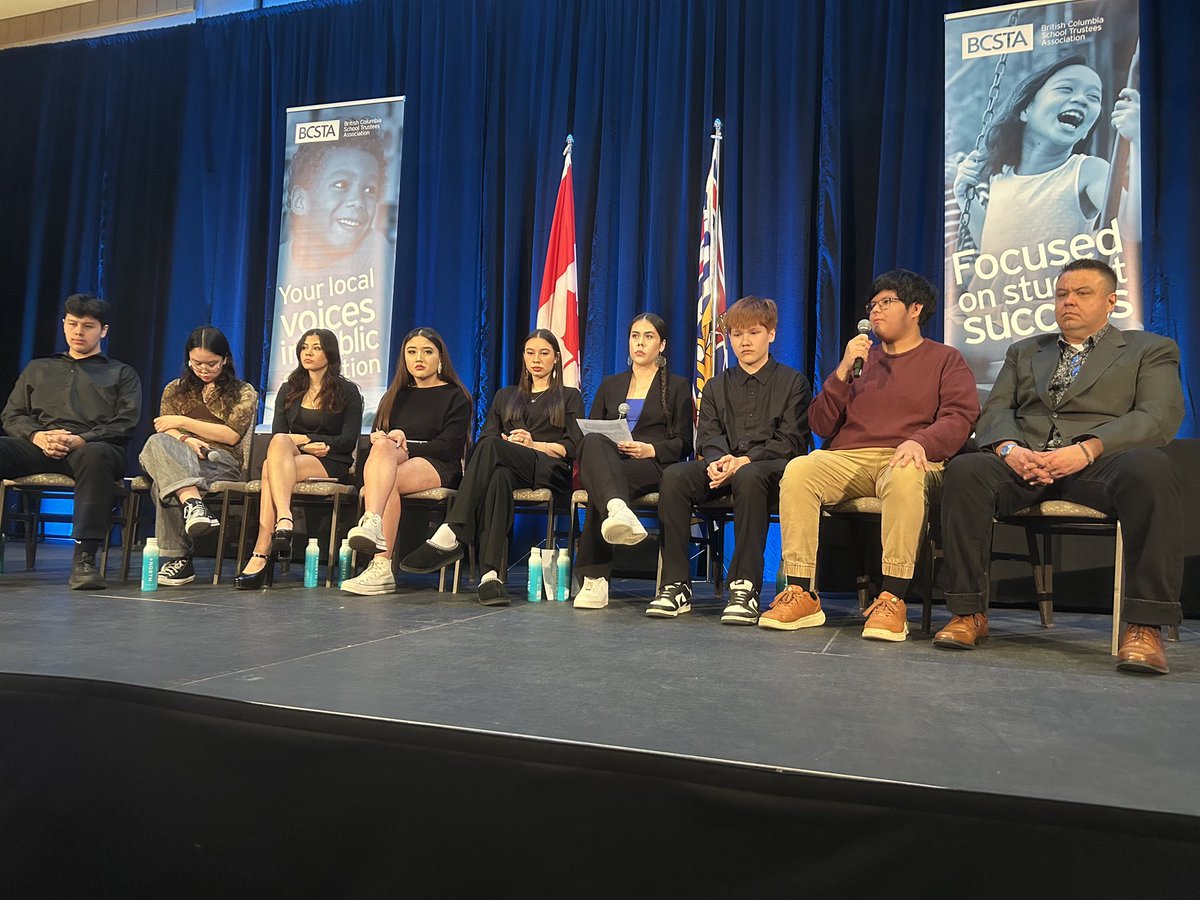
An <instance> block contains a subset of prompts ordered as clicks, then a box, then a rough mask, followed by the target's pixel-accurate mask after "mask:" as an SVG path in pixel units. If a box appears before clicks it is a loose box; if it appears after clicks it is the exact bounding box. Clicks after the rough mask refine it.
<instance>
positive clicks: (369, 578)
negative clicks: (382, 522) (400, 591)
mask: <svg viewBox="0 0 1200 900" xmlns="http://www.w3.org/2000/svg"><path fill="white" fill-rule="evenodd" d="M375 518H379V517H378V516H376V517H375ZM342 590H343V591H345V592H346V593H347V594H359V595H360V596H363V597H371V596H374V595H375V594H390V593H392V592H394V591H395V590H396V577H395V576H394V575H393V574H392V561H391V560H390V559H382V558H378V557H377V558H375V559H373V560H371V564H370V565H369V566H367V568H366V570H365V571H364V572H363V573H362V574H361V575H359V576H357V577H355V578H347V579H346V580H345V581H343V582H342Z"/></svg>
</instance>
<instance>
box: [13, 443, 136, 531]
mask: <svg viewBox="0 0 1200 900" xmlns="http://www.w3.org/2000/svg"><path fill="white" fill-rule="evenodd" d="M42 472H54V473H56V474H58V475H70V476H71V477H72V478H74V479H75V502H74V513H73V515H72V518H71V523H72V527H71V536H72V537H73V538H75V540H77V541H103V540H104V538H105V536H106V535H107V534H108V526H109V524H110V523H111V522H112V508H113V499H114V496H115V494H116V482H118V481H120V480H121V479H122V478H124V477H125V450H124V448H122V447H117V446H116V445H114V444H106V443H104V442H103V441H91V442H89V443H86V444H84V445H83V446H82V447H80V448H79V449H77V450H72V451H71V452H70V453H68V454H67V455H66V456H65V457H64V458H62V459H54V458H53V457H50V456H47V455H46V454H45V453H43V452H42V451H41V448H40V447H38V446H37V445H36V444H34V443H33V442H32V441H27V440H25V438H16V437H0V478H20V477H22V476H24V475H38V474H40V473H42Z"/></svg>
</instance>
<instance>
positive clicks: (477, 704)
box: [0, 548, 1200, 893]
mask: <svg viewBox="0 0 1200 900" xmlns="http://www.w3.org/2000/svg"><path fill="white" fill-rule="evenodd" d="M11 549H12V548H10V551H11ZM65 553H66V552H65V551H63V552H61V553H60V552H58V551H57V550H49V551H48V552H43V553H40V554H39V570H38V571H37V572H35V573H25V572H11V571H10V573H9V574H7V575H4V576H0V579H2V580H0V587H2V588H3V592H2V597H3V599H2V600H0V671H4V672H8V673H20V674H29V675H35V676H67V677H70V678H76V679H95V680H98V681H102V682H116V683H123V684H129V685H138V686H146V687H151V688H163V689H167V690H169V691H173V692H181V693H182V694H185V695H197V696H202V697H211V698H224V699H227V700H234V701H246V702H248V703H250V704H256V705H258V706H256V707H254V709H256V710H259V711H260V712H266V710H267V709H268V708H276V709H285V710H311V711H316V712H320V713H336V714H338V716H339V717H351V718H354V719H361V720H362V721H364V722H365V721H370V722H371V723H372V725H371V727H373V728H386V727H387V724H388V723H408V725H409V726H412V725H413V724H423V725H432V726H437V727H438V728H444V729H446V730H445V732H444V733H443V734H442V737H441V738H437V739H436V740H442V739H445V740H449V741H454V740H459V739H462V735H464V734H476V733H479V734H482V735H486V736H489V737H490V738H493V739H496V740H500V741H503V739H504V738H503V736H518V737H520V738H524V739H530V740H531V741H532V742H535V743H536V745H537V748H536V749H534V750H533V751H532V752H534V754H535V755H536V754H537V753H540V752H554V753H556V754H561V753H566V754H567V757H569V754H570V751H571V749H572V748H576V749H578V750H579V751H580V752H599V751H597V749H596V748H616V749H617V750H629V751H635V753H636V754H641V755H643V757H644V759H643V763H644V762H645V760H646V759H652V758H653V759H657V760H658V761H659V762H661V761H662V760H675V761H678V763H679V764H680V765H700V766H704V765H705V764H706V763H717V764H721V765H727V766H729V767H730V768H731V771H733V770H740V771H741V772H742V774H743V775H745V774H746V773H747V772H755V771H757V772H760V773H764V775H763V777H785V778H786V777H792V778H804V777H816V778H818V781H820V783H822V784H826V785H829V784H833V785H839V784H840V785H841V788H840V789H843V790H845V791H848V792H849V793H848V794H847V795H846V800H847V802H850V803H851V805H853V804H855V803H858V802H859V801H855V800H853V797H852V795H853V793H854V791H858V790H864V789H865V788H864V787H863V785H877V786H880V787H883V788H885V789H895V790H898V791H901V793H902V794H903V796H904V797H910V796H911V797H914V798H919V797H924V796H927V793H923V789H924V791H925V792H931V791H949V792H953V796H956V797H975V798H977V799H978V798H980V797H982V802H983V803H984V804H987V803H988V802H991V801H989V799H988V798H989V796H990V797H992V798H994V800H995V802H997V803H1002V804H1010V803H1015V802H1019V801H1030V802H1032V803H1034V804H1035V806H1033V807H1030V808H1029V811H1030V813H1031V815H1032V816H1033V818H1035V819H1036V818H1037V815H1038V814H1037V813H1036V810H1037V809H1038V807H1037V806H1036V804H1046V802H1047V801H1048V802H1049V803H1048V805H1045V808H1046V809H1055V808H1058V807H1056V804H1066V806H1064V807H1062V808H1064V809H1066V808H1071V809H1075V810H1076V811H1078V810H1081V809H1082V810H1086V809H1089V808H1090V809H1092V812H1091V813H1084V814H1082V815H1081V816H1080V817H1079V821H1080V822H1087V821H1088V819H1089V816H1092V815H1093V814H1094V816H1095V818H1093V819H1092V821H1095V822H1100V821H1101V820H1103V819H1104V817H1105V816H1106V815H1109V814H1116V811H1121V812H1127V813H1129V814H1131V815H1134V816H1135V817H1136V816H1139V815H1142V814H1165V815H1161V816H1157V817H1156V816H1154V815H1151V816H1150V818H1149V819H1147V821H1151V822H1154V823H1157V824H1154V825H1152V826H1145V825H1139V826H1137V827H1138V828H1141V829H1142V831H1143V832H1145V831H1146V828H1149V831H1150V832H1154V831H1155V829H1158V831H1159V832H1160V833H1165V834H1167V835H1168V836H1169V835H1172V834H1175V833H1178V838H1180V839H1182V840H1184V842H1185V844H1186V843H1187V842H1188V841H1191V840H1193V839H1195V838H1196V836H1197V835H1200V819H1198V818H1197V816H1198V814H1200V766H1197V764H1196V735H1197V734H1200V702H1197V701H1198V700H1200V632H1198V630H1197V628H1196V627H1195V625H1194V623H1192V622H1185V623H1184V626H1183V628H1182V629H1181V641H1180V642H1179V643H1175V644H1169V645H1168V655H1169V662H1170V665H1171V674H1170V675H1169V676H1166V677H1160V678H1152V677H1138V676H1130V675H1127V674H1121V673H1118V672H1117V671H1116V670H1115V669H1114V668H1113V661H1112V658H1111V657H1110V656H1109V655H1108V629H1109V621H1108V619H1107V618H1105V617H1103V616H1092V615H1072V614H1064V613H1059V614H1058V615H1057V625H1056V626H1055V627H1054V628H1053V629H1044V628H1042V627H1041V626H1040V625H1039V624H1038V619H1037V614H1036V612H1034V611H1031V610H997V611H995V612H994V613H993V617H992V631H991V634H992V637H991V641H990V643H989V644H988V645H986V646H985V647H984V648H983V649H980V650H978V651H972V652H948V651H942V650H937V649H935V648H933V647H932V645H931V644H930V641H929V638H928V636H924V635H920V634H917V633H915V627H916V620H917V618H918V616H919V610H916V609H914V610H910V613H911V614H912V615H911V618H910V623H911V626H912V627H913V628H914V633H913V634H912V635H911V636H910V639H909V640H908V641H907V642H905V643H904V644H883V643H877V642H869V641H864V640H862V639H861V638H860V637H859V630H860V627H861V626H860V620H858V619H857V618H856V616H855V613H856V603H855V601H854V600H853V599H851V598H847V597H839V598H832V599H831V600H830V601H829V602H828V603H827V612H829V613H830V614H831V616H830V618H831V623H830V624H828V625H826V626H825V627H822V628H816V629H806V630H804V631H801V632H797V633H777V632H768V631H764V630H762V629H758V628H746V627H730V626H722V625H721V624H720V623H719V621H718V615H719V612H720V606H719V604H718V603H717V602H716V601H715V600H711V599H709V598H710V596H711V595H710V593H709V591H708V590H707V589H706V588H705V587H703V586H700V587H699V588H698V591H697V600H698V605H697V608H696V609H695V611H694V612H693V613H692V614H690V615H685V616H683V617H681V618H680V619H678V620H674V621H662V620H651V619H647V618H646V617H645V616H644V614H643V613H644V608H645V604H646V602H647V601H648V600H649V598H650V594H651V591H652V586H651V584H650V583H649V582H640V581H624V582H617V583H616V584H615V585H614V588H613V591H612V595H613V600H612V603H611V604H610V606H609V608H607V609H605V610H598V611H591V610H588V611H582V610H579V611H577V610H574V609H572V608H571V606H570V604H569V603H568V604H554V603H542V604H529V603H526V602H525V601H524V600H515V601H514V603H513V605H512V606H511V607H509V608H499V609H485V608H483V607H480V606H478V605H477V604H476V603H475V602H474V599H473V595H471V594H469V593H468V594H463V595H457V596H455V595H449V594H437V593H436V592H435V591H434V590H433V589H432V587H433V580H432V579H431V578H420V577H412V578H411V579H409V580H407V581H404V580H402V581H401V592H400V593H398V594H394V595H389V596H383V597H355V596H352V595H349V594H343V593H341V592H338V591H333V590H325V589H321V588H319V589H315V590H305V589H303V588H302V587H301V586H300V582H299V575H300V572H299V566H293V570H292V575H291V576H290V577H289V578H287V579H283V580H282V582H281V583H280V584H278V586H276V587H275V588H273V589H271V590H268V591H264V592H237V591H234V590H233V589H232V585H231V584H230V583H229V579H228V578H227V579H226V583H225V584H223V585H222V586H220V587H216V588H214V587H212V586H211V585H208V584H201V583H197V584H193V585H189V586H187V587H185V588H176V589H166V588H163V589H160V590H159V591H158V592H156V593H153V594H142V593H141V592H140V591H139V590H138V589H137V585H136V584H135V583H133V582H131V583H130V584H129V585H126V586H124V587H122V586H120V585H117V584H113V585H112V586H111V587H110V588H109V589H108V590H106V591H100V592H94V593H72V592H69V591H67V590H66V588H65V580H66V571H67V558H66V555H65ZM197 568H198V570H199V571H198V574H199V576H200V578H201V579H202V580H203V579H204V573H206V572H207V573H210V572H211V561H200V562H198V564H197ZM512 580H513V581H514V582H516V581H517V580H518V576H517V575H514V576H513V579H512ZM945 620H946V615H945V613H944V610H941V609H940V608H935V616H934V627H935V628H936V627H937V626H938V623H939V622H944V621H945ZM22 683H23V684H28V682H22ZM6 687H7V685H6ZM58 690H59V689H58V688H55V689H52V690H51V693H55V692H57V691H58ZM84 693H85V694H88V693H89V691H88V690H85V691H84ZM90 693H91V695H93V696H95V693H96V692H95V689H94V688H93V689H91V691H90ZM100 693H103V691H101V692H100ZM110 699H111V698H110ZM181 702H182V701H181ZM185 705H186V703H185ZM35 706H36V704H34V705H31V706H27V707H24V708H25V709H26V710H28V709H32V708H34V707H35ZM46 708H49V707H46ZM246 716H248V718H250V719H253V718H254V716H255V714H254V713H252V712H251V713H247V714H246ZM235 718H236V716H235ZM52 721H63V720H62V719H61V718H58V717H54V718H53V719H52ZM339 721H340V722H342V723H345V722H346V721H347V720H346V719H345V718H341V719H339ZM48 727H49V726H48ZM338 727H341V726H335V727H334V730H337V728H338ZM396 727H401V726H399V725H398V726H396ZM99 733H103V730H102V729H101V731H100V732H99ZM168 733H169V732H168ZM421 733H422V734H424V735H426V736H428V735H429V734H430V733H432V732H430V731H428V730H425V729H422V731H421ZM249 739H250V737H249V736H247V740H249ZM14 740H16V738H15V736H14V735H13V734H12V733H11V732H10V733H9V734H8V735H7V737H5V738H0V747H3V746H4V745H5V744H7V745H8V747H9V751H12V750H14V748H15V749H17V750H20V748H21V746H22V745H21V744H20V743H19V742H18V743H17V744H15V745H14V744H13V743H12V742H13V741H14ZM435 742H436V741H435ZM505 746H512V745H511V744H508V745H505ZM530 746H533V745H532V744H531V745H530ZM551 747H552V748H554V749H553V751H550V750H548V749H547V748H551ZM110 749H111V748H110ZM97 752H98V753H100V754H101V755H103V753H104V750H102V749H101V750H98V751H97ZM446 752H448V753H449V752H456V751H454V750H452V749H446ZM507 752H508V751H504V752H501V753H500V756H504V755H505V754H506V753H507ZM18 755H19V754H18ZM150 755H151V758H156V759H158V760H159V763H160V764H161V765H162V766H163V767H164V768H165V769H167V770H169V769H170V767H171V765H172V754H171V753H170V752H165V753H164V754H163V755H161V756H156V755H155V754H153V753H152V754H150ZM10 758H13V757H11V756H10ZM623 758H626V759H628V758H630V757H623ZM556 759H560V757H558V756H556ZM290 762H291V761H290V759H289V758H286V757H284V758H280V759H278V760H277V766H278V769H277V771H276V772H274V773H273V774H274V775H275V776H281V775H282V773H285V772H287V770H288V766H289V764H290ZM639 764H641V763H639ZM657 764H658V763H655V765H657ZM47 765H49V763H47ZM680 771H682V770H680ZM706 771H707V770H706ZM766 773H770V775H769V776H768V775H767V774H766ZM113 777H114V778H116V779H118V780H120V778H121V777H122V776H121V775H120V774H119V773H116V772H114V773H113ZM183 777H186V776H183ZM295 777H296V778H297V779H298V780H299V782H300V783H303V782H304V780H305V778H306V776H305V774H304V772H302V771H297V772H296V773H295ZM660 777H665V778H667V779H670V777H671V775H670V773H669V772H664V773H660ZM830 779H833V780H832V781H830ZM640 789H641V790H645V791H646V792H647V796H650V795H652V794H653V791H654V788H653V786H652V785H651V784H649V783H647V784H646V785H644V786H643V787H642V788H640ZM838 789H839V788H836V787H835V788H832V789H831V790H833V792H834V793H835V794H836V791H837V790H838ZM764 790H765V791H766V793H767V794H768V795H770V794H771V792H772V789H771V788H770V787H769V786H768V787H765V788H764ZM905 791H910V792H912V793H911V795H910V794H905V793H904V792H905ZM933 796H936V795H933ZM945 796H950V795H949V794H946V795H945ZM810 799H811V798H810ZM913 802H914V803H917V805H919V802H918V801H913ZM920 802H924V801H920ZM935 802H941V801H940V800H938V801H935ZM896 803H898V804H899V805H901V806H903V805H905V804H906V803H909V801H908V800H905V799H900V800H897V801H896ZM401 805H403V804H401ZM860 805H861V804H860ZM885 805H888V804H885ZM891 805H893V806H894V805H895V804H891ZM1080 805H1082V806H1080ZM405 809H406V810H407V812H408V813H412V812H413V810H411V809H407V807H405ZM400 813H401V810H400V809H399V808H398V809H397V814H400ZM335 818H336V816H335ZM768 818H769V817H768ZM763 821H764V823H766V822H767V819H764V820H763ZM1114 821H1115V820H1114ZM1131 821H1132V820H1131ZM1164 823H1165V824H1164ZM0 824H3V825H4V827H5V828H7V827H10V826H11V825H12V822H11V821H9V822H7V823H0ZM811 824H812V825H813V826H814V827H815V828H818V829H819V828H820V824H819V821H818V820H817V819H813V820H811ZM628 825H629V828H630V829H631V831H632V832H633V833H632V834H630V835H626V836H622V837H620V838H619V843H621V844H624V843H626V842H628V841H638V842H641V841H653V840H654V838H653V836H651V835H646V834H642V833H641V831H640V826H639V824H638V823H637V822H629V823H628ZM583 827H584V830H585V831H587V830H589V829H588V827H587V826H586V823H585V824H584V826H583ZM863 827H864V831H863V835H864V837H866V836H867V835H868V834H869V833H870V830H871V825H870V824H869V820H868V824H867V825H864V826H863ZM931 827H936V828H940V827H943V826H931ZM1106 827H1107V826H1106ZM486 828H500V833H506V831H505V829H504V826H503V820H501V823H500V824H493V825H490V826H486V827H485V830H486ZM680 828H681V834H680V835H679V836H678V839H679V840H682V841H685V842H688V844H689V845H690V844H692V843H693V842H697V841H701V840H713V841H715V842H716V843H715V844H713V845H712V846H713V847H714V848H715V847H717V846H719V845H720V844H721V843H722V839H721V838H720V837H718V836H715V835H712V836H708V837H704V836H701V835H697V834H693V833H691V829H690V828H689V827H687V826H686V823H684V822H681V823H680ZM1118 830H1119V829H1118ZM464 837H465V836H464ZM509 837H511V835H509ZM758 837H765V835H758V836H756V837H755V840H757V838H758ZM952 838H953V835H952V834H945V833H941V834H937V833H930V834H928V835H925V836H924V838H923V839H922V841H921V843H922V845H923V846H925V847H926V848H927V852H928V854H929V861H930V863H931V864H932V863H933V861H934V860H935V859H936V858H937V856H938V854H939V852H940V851H939V846H941V845H944V843H945V841H947V840H952ZM506 839H507V838H506ZM593 839H594V840H596V841H597V842H598V843H597V844H596V846H597V847H603V846H609V845H611V844H612V842H613V841H618V836H616V835H609V836H594V838H588V840H589V841H590V840H593ZM663 839H664V840H668V843H669V842H670V840H674V839H668V838H667V837H666V836H664V837H663ZM768 843H769V842H768ZM1117 843H1118V845H1120V844H1121V842H1120V841H1118V842H1117ZM797 850H798V848H795V847H792V848H790V849H788V850H787V852H794V851H797ZM863 851H864V852H870V851H869V848H863ZM681 852H682V851H681ZM689 852H691V851H689ZM980 852H983V853H986V852H987V850H986V848H982V847H981V848H980ZM1062 852H1063V853H1064V854H1066V853H1069V852H1072V851H1071V850H1070V849H1069V848H1067V847H1065V846H1064V847H1063V848H1062ZM1198 852H1200V851H1198ZM1194 861H1196V860H1195V859H1193V862H1194ZM611 862H612V866H613V867H616V868H614V869H613V871H616V870H618V869H619V867H620V866H621V860H620V859H613V860H612V861H611ZM1110 862H1111V860H1110ZM1177 862H1178V860H1177V861H1176V863H1177ZM1164 863H1165V864H1167V865H1168V866H1169V867H1170V866H1173V865H1175V864H1176V863H1167V861H1164ZM796 866H797V867H798V868H797V869H796V871H797V873H799V872H800V871H801V870H802V869H803V866H804V862H803V859H802V858H800V857H798V858H797V861H796ZM1101 868H1102V867H1101ZM697 871H699V870H697ZM1097 871H1099V869H1097ZM1172 871H1173V870H1168V871H1166V872H1164V873H1163V874H1162V875H1161V876H1160V879H1159V881H1155V882H1152V883H1155V884H1157V885H1158V887H1160V888H1164V889H1167V891H1168V893H1170V887H1171V885H1172V884H1174V881H1173V880H1172V879H1173V878H1174V875H1173V874H1172ZM1164 877H1165V878H1167V881H1165V882H1164V881H1161V878H1164ZM899 883H900V882H897V884H899ZM935 893H936V892H935Z"/></svg>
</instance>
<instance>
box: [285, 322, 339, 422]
mask: <svg viewBox="0 0 1200 900" xmlns="http://www.w3.org/2000/svg"><path fill="white" fill-rule="evenodd" d="M314 335H315V336H316V337H317V339H318V340H319V341H320V342H321V349H322V350H323V351H324V352H325V362H326V364H327V365H326V368H325V374H324V375H322V376H321V389H320V390H319V391H318V392H317V403H318V404H320V406H319V407H318V409H320V410H321V411H322V412H329V413H339V412H341V411H342V410H343V409H345V408H346V395H347V393H349V392H348V391H347V389H346V379H345V378H343V377H342V348H341V347H340V346H339V345H338V339H337V335H336V334H334V333H333V332H332V331H330V330H329V329H328V328H310V329H308V331H306V332H304V334H302V335H300V340H298V341H297V342H296V368H294V369H292V371H291V373H289V375H288V377H287V392H286V396H285V397H284V400H283V405H284V406H285V407H286V406H291V405H292V404H293V403H299V402H300V401H301V399H303V397H304V395H305V394H306V393H308V386H309V384H310V383H311V382H312V379H310V378H309V376H308V369H306V368H304V365H303V364H302V363H301V362H300V354H301V351H302V348H303V347H304V342H305V341H307V340H308V339H309V338H310V337H313V336H314Z"/></svg>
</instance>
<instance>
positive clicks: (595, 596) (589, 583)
mask: <svg viewBox="0 0 1200 900" xmlns="http://www.w3.org/2000/svg"><path fill="white" fill-rule="evenodd" d="M572 605H573V606H574V607H575V608H576V609H604V607H606V606H608V579H607V578H584V579H583V587H581V588H580V589H579V593H578V594H576V595H575V602H574V604H572Z"/></svg>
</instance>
